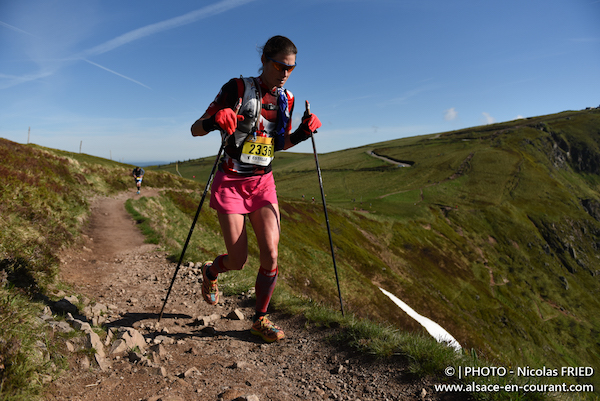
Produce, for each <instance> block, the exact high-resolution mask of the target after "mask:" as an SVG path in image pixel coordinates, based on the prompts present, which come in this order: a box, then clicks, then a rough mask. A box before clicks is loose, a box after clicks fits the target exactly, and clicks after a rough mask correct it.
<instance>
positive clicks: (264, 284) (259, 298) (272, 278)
mask: <svg viewBox="0 0 600 401" xmlns="http://www.w3.org/2000/svg"><path fill="white" fill-rule="evenodd" d="M278 275H279V267H276V268H275V270H265V269H263V268H262V267H261V268H260V269H258V275H257V276H256V284H255V289H256V312H259V313H262V314H264V313H266V312H267V308H268V307H269V302H271V296H272V295H273V291H274V290H275V284H276V283H277V276H278Z"/></svg>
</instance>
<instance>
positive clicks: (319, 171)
mask: <svg viewBox="0 0 600 401" xmlns="http://www.w3.org/2000/svg"><path fill="white" fill-rule="evenodd" d="M305 116H310V104H309V103H308V101H306V111H305ZM316 132H317V131H315V132H313V133H311V135H310V139H311V140H312V146H313V153H314V154H315V163H316V165H317V174H318V175H319V187H320V188H321V199H323V211H324V212H325V222H326V223H327V234H328V235H329V247H330V248H331V259H332V260H333V270H334V271H335V282H336V283H337V289H338V296H339V298H340V310H341V311H342V316H344V303H343V302H342V292H341V290H340V280H339V278H338V271H337V265H336V264H335V253H334V252H333V240H332V239H331V228H330V227H329V216H328V215H327V204H326V202H325V193H324V192H323V178H322V177H321V167H319V157H318V156H317V146H316V145H315V135H314V134H315V133H316Z"/></svg>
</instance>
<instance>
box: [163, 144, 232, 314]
mask: <svg viewBox="0 0 600 401" xmlns="http://www.w3.org/2000/svg"><path fill="white" fill-rule="evenodd" d="M226 142H227V137H225V138H224V139H223V142H222V143H221V148H220V149H219V153H217V158H216V159H215V164H214V165H213V168H212V170H211V172H210V175H209V176H208V181H207V182H206V187H204V193H203V194H202V198H201V199H200V204H199V205H198V210H196V216H194V221H193V222H192V226H191V227H190V232H189V233H188V236H187V239H186V240H185V244H184V245H183V249H182V250H181V256H180V257H179V263H177V267H176V268H175V273H174V274H173V278H172V279H171V285H169V290H168V291H167V296H166V297H165V302H164V303H163V306H162V309H161V310H160V315H158V321H159V322H160V319H162V316H163V311H164V310H165V306H166V305H167V300H168V299H169V295H170V294H171V290H172V289H173V284H174V283H175V278H176V277H177V272H179V268H180V267H181V262H182V261H183V257H184V255H185V251H186V249H187V247H188V244H189V243H190V238H192V233H193V232H194V227H195V226H196V221H197V220H198V216H199V215H200V210H202V205H203V204H204V198H206V193H207V192H208V188H210V183H211V182H212V179H213V176H214V175H215V170H216V169H217V164H218V163H219V159H220V158H221V153H223V149H224V148H225V143H226Z"/></svg>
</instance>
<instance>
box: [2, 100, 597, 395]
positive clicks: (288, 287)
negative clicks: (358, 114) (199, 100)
mask: <svg viewBox="0 0 600 401" xmlns="http://www.w3.org/2000/svg"><path fill="white" fill-rule="evenodd" d="M599 144H600V112H599V111H598V110H589V111H575V112H564V113H558V114H555V115H549V116H540V117H536V118H532V119H527V120H516V121H512V122H506V123H501V124H494V125H489V126H482V127H474V128H470V129H464V130H458V131H453V132H448V133H442V134H438V135H427V136H421V137H414V138H404V139H398V140H394V141H387V142H382V143H378V144H373V145H369V146H363V147H358V148H354V149H348V150H345V151H340V152H333V153H328V154H322V155H319V162H320V166H321V170H322V176H323V185H324V189H325V194H326V196H327V205H328V212H329V219H330V223H331V228H332V236H333V242H334V246H335V253H336V261H337V267H338V271H339V276H340V284H341V294H342V297H343V300H344V307H345V310H346V312H347V316H346V317H344V318H342V317H341V315H339V312H336V310H338V309H339V301H338V293H337V287H336V282H335V276H334V271H333V266H332V260H331V254H330V249H329V241H328V237H327V229H326V226H325V220H324V216H323V210H322V205H321V199H320V189H319V184H318V177H317V174H316V171H315V163H314V157H313V155H312V154H297V153H292V152H281V153H280V154H278V155H277V157H276V159H275V162H274V171H275V179H276V183H277V189H278V194H279V200H280V210H281V214H282V236H281V241H280V249H279V263H280V271H281V275H280V280H279V281H278V287H277V290H276V293H275V295H274V298H273V306H274V307H275V308H277V309H279V310H285V311H289V312H290V313H296V312H295V311H297V312H298V313H304V314H305V315H306V316H307V317H308V318H309V321H310V322H311V323H310V324H323V325H333V324H337V325H339V327H341V328H343V330H341V333H342V334H341V336H342V337H340V339H339V340H340V341H343V342H346V343H348V344H350V345H351V346H352V347H355V348H356V349H357V350H360V351H361V352H366V353H369V354H373V355H376V356H379V357H385V358H392V359H393V358H402V360H403V361H405V362H406V361H408V362H406V363H409V364H410V365H409V366H410V370H411V371H412V372H414V374H415V375H430V376H434V377H438V378H439V377H442V378H443V368H444V367H445V366H450V365H457V364H459V363H472V364H475V363H480V364H494V365H495V366H531V367H534V368H539V367H541V366H548V367H552V368H554V367H560V366H593V367H595V368H596V369H598V368H600V366H599V361H600V344H599V343H598V340H597V339H598V336H599V334H600V329H599V328H600V317H598V315H597V313H596V312H597V311H598V310H600V301H599V297H598V293H599V291H600V282H599V281H598V280H597V277H598V272H600V261H599V260H598V258H597V257H596V254H597V247H598V244H599V243H600V197H599V196H598V189H599V188H600V185H599V184H600V178H598V177H600V171H598V166H599V165H600V163H599V161H600V145H599ZM371 151H375V152H377V153H378V154H383V155H386V156H389V157H392V158H394V159H398V160H406V161H410V162H412V163H413V164H412V166H411V167H406V168H398V167H395V166H393V165H390V164H388V163H386V162H383V161H381V160H379V159H376V158H373V157H371V156H370V155H369V153H370V152H371ZM0 156H2V160H3V162H2V163H1V164H0V179H1V180H2V184H3V191H2V192H1V193H0V212H2V216H3V219H2V220H1V221H0V270H2V271H4V272H6V274H7V277H8V280H9V283H10V285H11V286H13V287H14V288H15V289H11V290H6V291H8V293H9V294H13V293H14V292H15V291H17V292H20V293H22V294H24V295H22V296H24V297H25V298H27V297H28V296H31V294H35V293H36V292H43V291H44V290H45V287H46V286H48V285H49V283H53V281H54V280H55V276H56V268H57V264H58V261H57V259H56V253H55V251H56V250H57V249H60V248H61V247H64V246H69V245H70V244H73V243H74V242H76V241H78V233H79V232H80V229H81V225H82V223H83V222H84V221H85V218H86V216H87V214H88V213H89V210H88V208H89V205H88V203H87V199H88V198H89V197H90V196H92V195H98V194H99V195H104V194H110V193H115V192H118V191H121V190H123V189H126V188H131V187H132V185H133V181H132V179H131V169H132V168H133V166H128V165H123V164H120V163H115V162H111V161H107V160H105V159H99V158H94V157H92V156H89V155H82V154H72V153H68V152H61V151H54V150H51V149H45V148H41V147H38V146H32V145H30V146H23V145H17V144H14V143H12V142H10V141H5V140H1V141H0ZM213 164H214V157H208V158H205V159H200V160H194V161H190V162H187V163H179V164H178V166H177V167H178V169H179V172H180V173H181V174H182V175H183V177H184V178H185V179H181V178H179V176H178V175H175V174H173V173H175V165H169V166H157V167H156V168H148V169H147V172H146V176H145V181H144V182H145V185H149V186H152V187H156V188H164V190H163V191H161V193H160V196H158V197H153V198H147V197H141V198H139V199H135V200H131V201H129V202H128V204H127V209H128V210H129V212H130V213H132V215H133V216H134V219H135V220H136V221H138V222H139V223H140V228H142V229H143V230H145V231H144V232H145V234H146V235H147V236H149V237H150V238H152V239H151V241H152V242H156V243H159V244H161V246H163V247H164V248H165V249H166V250H167V251H168V252H169V253H170V254H171V258H172V259H173V260H178V259H179V257H180V253H181V249H182V246H183V244H184V242H185V240H186V238H187V235H188V232H189V228H190V226H191V222H192V219H193V216H194V214H195V212H196V208H197V206H198V203H199V201H200V192H201V191H202V190H203V189H204V185H205V184H206V179H207V177H208V173H209V171H210V169H211V168H212V166H213ZM39 172H43V174H38V173H39ZM190 189H192V190H194V191H191V192H190V191H189V190H190ZM303 195H304V198H303ZM312 197H315V200H316V201H315V202H314V203H313V202H312V201H311V198H312ZM253 235H254V234H253V232H252V230H251V229H249V236H250V238H251V241H250V245H249V246H250V248H249V260H248V264H247V267H246V268H245V269H244V270H243V271H242V272H234V273H231V274H225V275H223V280H222V282H223V285H222V287H223V289H224V291H225V292H226V293H227V294H236V293H239V292H244V291H247V290H248V289H249V288H251V287H252V286H253V285H254V278H255V276H256V269H257V268H258V249H257V246H256V242H255V241H254V240H252V239H253ZM223 252H225V249H224V245H223V242H222V238H221V235H220V228H219V225H218V222H217V218H216V215H215V212H214V211H213V210H212V209H210V208H209V207H208V201H206V204H205V205H204V208H203V210H202V213H201V214H200V216H199V220H198V223H197V225H196V228H195V231H194V234H193V236H192V238H191V243H190V246H189V247H188V250H187V252H186V258H185V261H186V262H187V261H194V262H198V261H204V260H212V259H214V257H216V256H217V255H219V254H221V253H223ZM13 287H11V288H13ZM377 287H382V288H385V289H386V290H388V291H390V292H392V293H394V294H395V295H397V296H398V297H399V298H401V299H402V300H403V301H405V302H406V303H408V304H409V305H411V306H412V307H413V308H414V309H415V310H417V312H419V313H420V314H422V315H425V316H427V317H429V318H431V319H433V320H434V321H436V322H437V323H439V324H440V325H441V326H442V327H444V328H445V329H446V330H448V331H449V332H450V333H451V334H452V335H453V336H454V337H455V338H457V339H458V340H459V342H460V343H461V345H462V346H463V348H464V349H467V350H473V352H471V351H469V352H468V354H466V355H462V354H460V355H455V354H454V353H450V354H448V349H447V347H443V346H441V345H439V344H437V343H435V341H433V340H432V339H431V338H429V337H428V336H423V335H421V334H419V333H422V329H421V328H420V327H419V325H418V324H417V323H415V322H414V321H413V320H412V319H410V318H408V317H407V316H406V315H405V314H404V313H403V312H401V311H399V309H398V308H397V306H396V305H395V304H393V302H391V301H390V300H389V299H388V298H387V297H385V296H384V295H383V294H382V293H381V292H380V291H379V290H378V288H377ZM17 325H18V324H17ZM464 358H467V359H466V360H465V359H464ZM599 380H600V379H599V378H598V377H597V376H594V377H592V378H582V379H579V382H581V383H585V382H591V383H593V384H595V385H596V386H598V385H600V382H599ZM33 383H34V382H33ZM33 387H35V386H33ZM3 391H5V390H3ZM23 391H24V392H26V391H27V390H23ZM34 393H35V390H31V394H34ZM0 395H2V396H5V394H3V393H0ZM477 396H478V397H483V396H482V395H481V394H477ZM496 397H500V395H496ZM32 398H34V397H32ZM481 399H500V398H495V396H494V395H492V394H487V398H486V397H483V398H481ZM510 399H515V400H517V399H537V398H536V394H527V395H526V396H525V395H523V394H521V395H519V394H516V395H514V397H512V398H510ZM574 399H576V398H574Z"/></svg>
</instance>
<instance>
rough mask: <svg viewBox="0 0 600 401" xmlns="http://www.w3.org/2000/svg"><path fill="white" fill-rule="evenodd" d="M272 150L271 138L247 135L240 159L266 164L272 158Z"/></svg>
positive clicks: (243, 161) (256, 163) (260, 164)
mask: <svg viewBox="0 0 600 401" xmlns="http://www.w3.org/2000/svg"><path fill="white" fill-rule="evenodd" d="M274 152H275V147H274V145H273V138H270V137H267V136H254V135H248V138H246V141H245V142H244V146H243V147H242V155H241V156H240V161H241V162H242V163H249V164H254V165H256V166H268V165H269V164H270V163H271V161H272V160H273V157H274V155H275V153H274Z"/></svg>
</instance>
